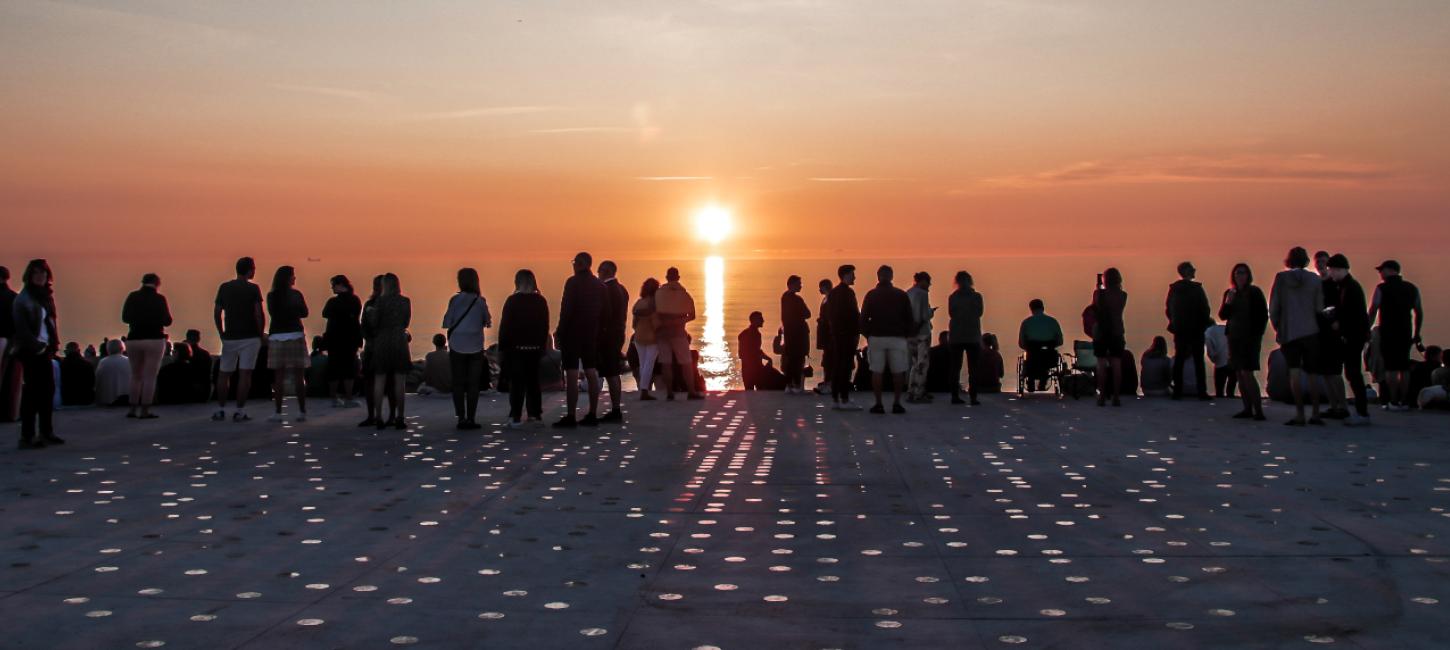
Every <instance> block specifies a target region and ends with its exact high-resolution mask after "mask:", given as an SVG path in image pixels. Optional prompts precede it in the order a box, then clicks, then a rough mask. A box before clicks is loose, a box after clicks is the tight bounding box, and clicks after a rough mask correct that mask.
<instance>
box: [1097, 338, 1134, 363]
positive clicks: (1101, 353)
mask: <svg viewBox="0 0 1450 650" xmlns="http://www.w3.org/2000/svg"><path fill="white" fill-rule="evenodd" d="M1126 349H1128V342H1127V341H1125V340H1123V338H1122V337H1120V336H1105V337H1101V338H1095V339H1093V356H1095V357H1097V358H1099V359H1116V358H1118V357H1121V356H1123V351H1124V350H1126Z"/></svg>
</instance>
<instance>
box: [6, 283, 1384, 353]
mask: <svg viewBox="0 0 1450 650" xmlns="http://www.w3.org/2000/svg"><path fill="white" fill-rule="evenodd" d="M1374 295H1375V299H1376V300H1378V299H1379V295H1380V294H1379V292H1378V291H1376V292H1375V294H1374ZM1376 304H1378V303H1376ZM49 319H50V312H47V311H46V310H45V308H44V307H41V308H40V331H38V332H36V333H35V340H36V341H39V342H40V343H42V344H46V343H50V328H49V327H46V326H45V322H46V321H47V320H49Z"/></svg>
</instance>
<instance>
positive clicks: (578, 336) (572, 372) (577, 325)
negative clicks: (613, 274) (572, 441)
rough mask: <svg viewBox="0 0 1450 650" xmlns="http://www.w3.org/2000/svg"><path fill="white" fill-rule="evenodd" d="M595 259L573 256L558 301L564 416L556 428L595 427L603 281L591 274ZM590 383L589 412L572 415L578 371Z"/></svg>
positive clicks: (557, 337)
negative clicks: (571, 264)
mask: <svg viewBox="0 0 1450 650" xmlns="http://www.w3.org/2000/svg"><path fill="white" fill-rule="evenodd" d="M593 267H594V258H593V257H592V256H590V255H589V253H579V254H578V255H575V256H574V275H572V276H570V277H569V279H568V280H567V281H565V282H564V297H563V299H562V300H560V301H559V326H558V328H557V329H556V330H555V331H554V341H555V344H556V345H557V346H558V347H559V351H560V352H561V353H563V354H562V356H563V361H564V396H565V397H564V409H565V411H564V417H562V418H560V419H559V421H558V422H555V423H554V426H555V427H559V428H564V429H572V428H574V427H577V426H579V425H581V424H582V425H584V426H587V427H592V426H597V425H598V424H599V416H598V415H596V412H597V411H598V410H599V321H600V319H601V318H602V317H603V316H604V284H603V283H601V282H600V281H599V278H596V277H594V271H593ZM581 368H582V369H583V371H584V377H585V379H586V380H587V381H588V383H589V413H588V414H587V415H585V416H584V418H583V419H578V418H576V417H575V413H576V412H577V410H578V402H579V371H580V369H581Z"/></svg>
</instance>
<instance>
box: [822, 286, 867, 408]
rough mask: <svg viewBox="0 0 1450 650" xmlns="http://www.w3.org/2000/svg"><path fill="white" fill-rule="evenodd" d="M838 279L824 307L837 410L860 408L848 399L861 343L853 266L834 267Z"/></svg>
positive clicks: (832, 384) (832, 398) (859, 311)
mask: <svg viewBox="0 0 1450 650" xmlns="http://www.w3.org/2000/svg"><path fill="white" fill-rule="evenodd" d="M836 277H837V278H838V279H839V282H837V283H836V286H835V288H833V289H831V292H830V293H829V294H827V296H826V304H825V305H824V309H825V310H826V311H827V312H828V313H829V314H830V316H829V319H828V321H827V325H826V328H827V329H828V330H829V331H830V333H831V366H830V367H831V402H832V403H833V406H832V408H835V409H836V410H839V411H859V410H861V407H860V406H859V405H857V404H856V403H855V402H853V401H851V372H852V370H853V369H854V368H855V366H856V348H857V346H859V345H860V344H861V309H860V307H858V306H857V305H856V291H855V290H853V289H852V288H851V285H853V284H856V267H855V266H853V265H851V264H842V265H841V266H840V268H838V269H836Z"/></svg>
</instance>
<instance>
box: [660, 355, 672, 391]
mask: <svg viewBox="0 0 1450 650" xmlns="http://www.w3.org/2000/svg"><path fill="white" fill-rule="evenodd" d="M659 380H660V381H663V382H664V383H665V399H670V398H673V397H674V396H675V364H673V363H670V362H665V363H661V364H660V377H659Z"/></svg>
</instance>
